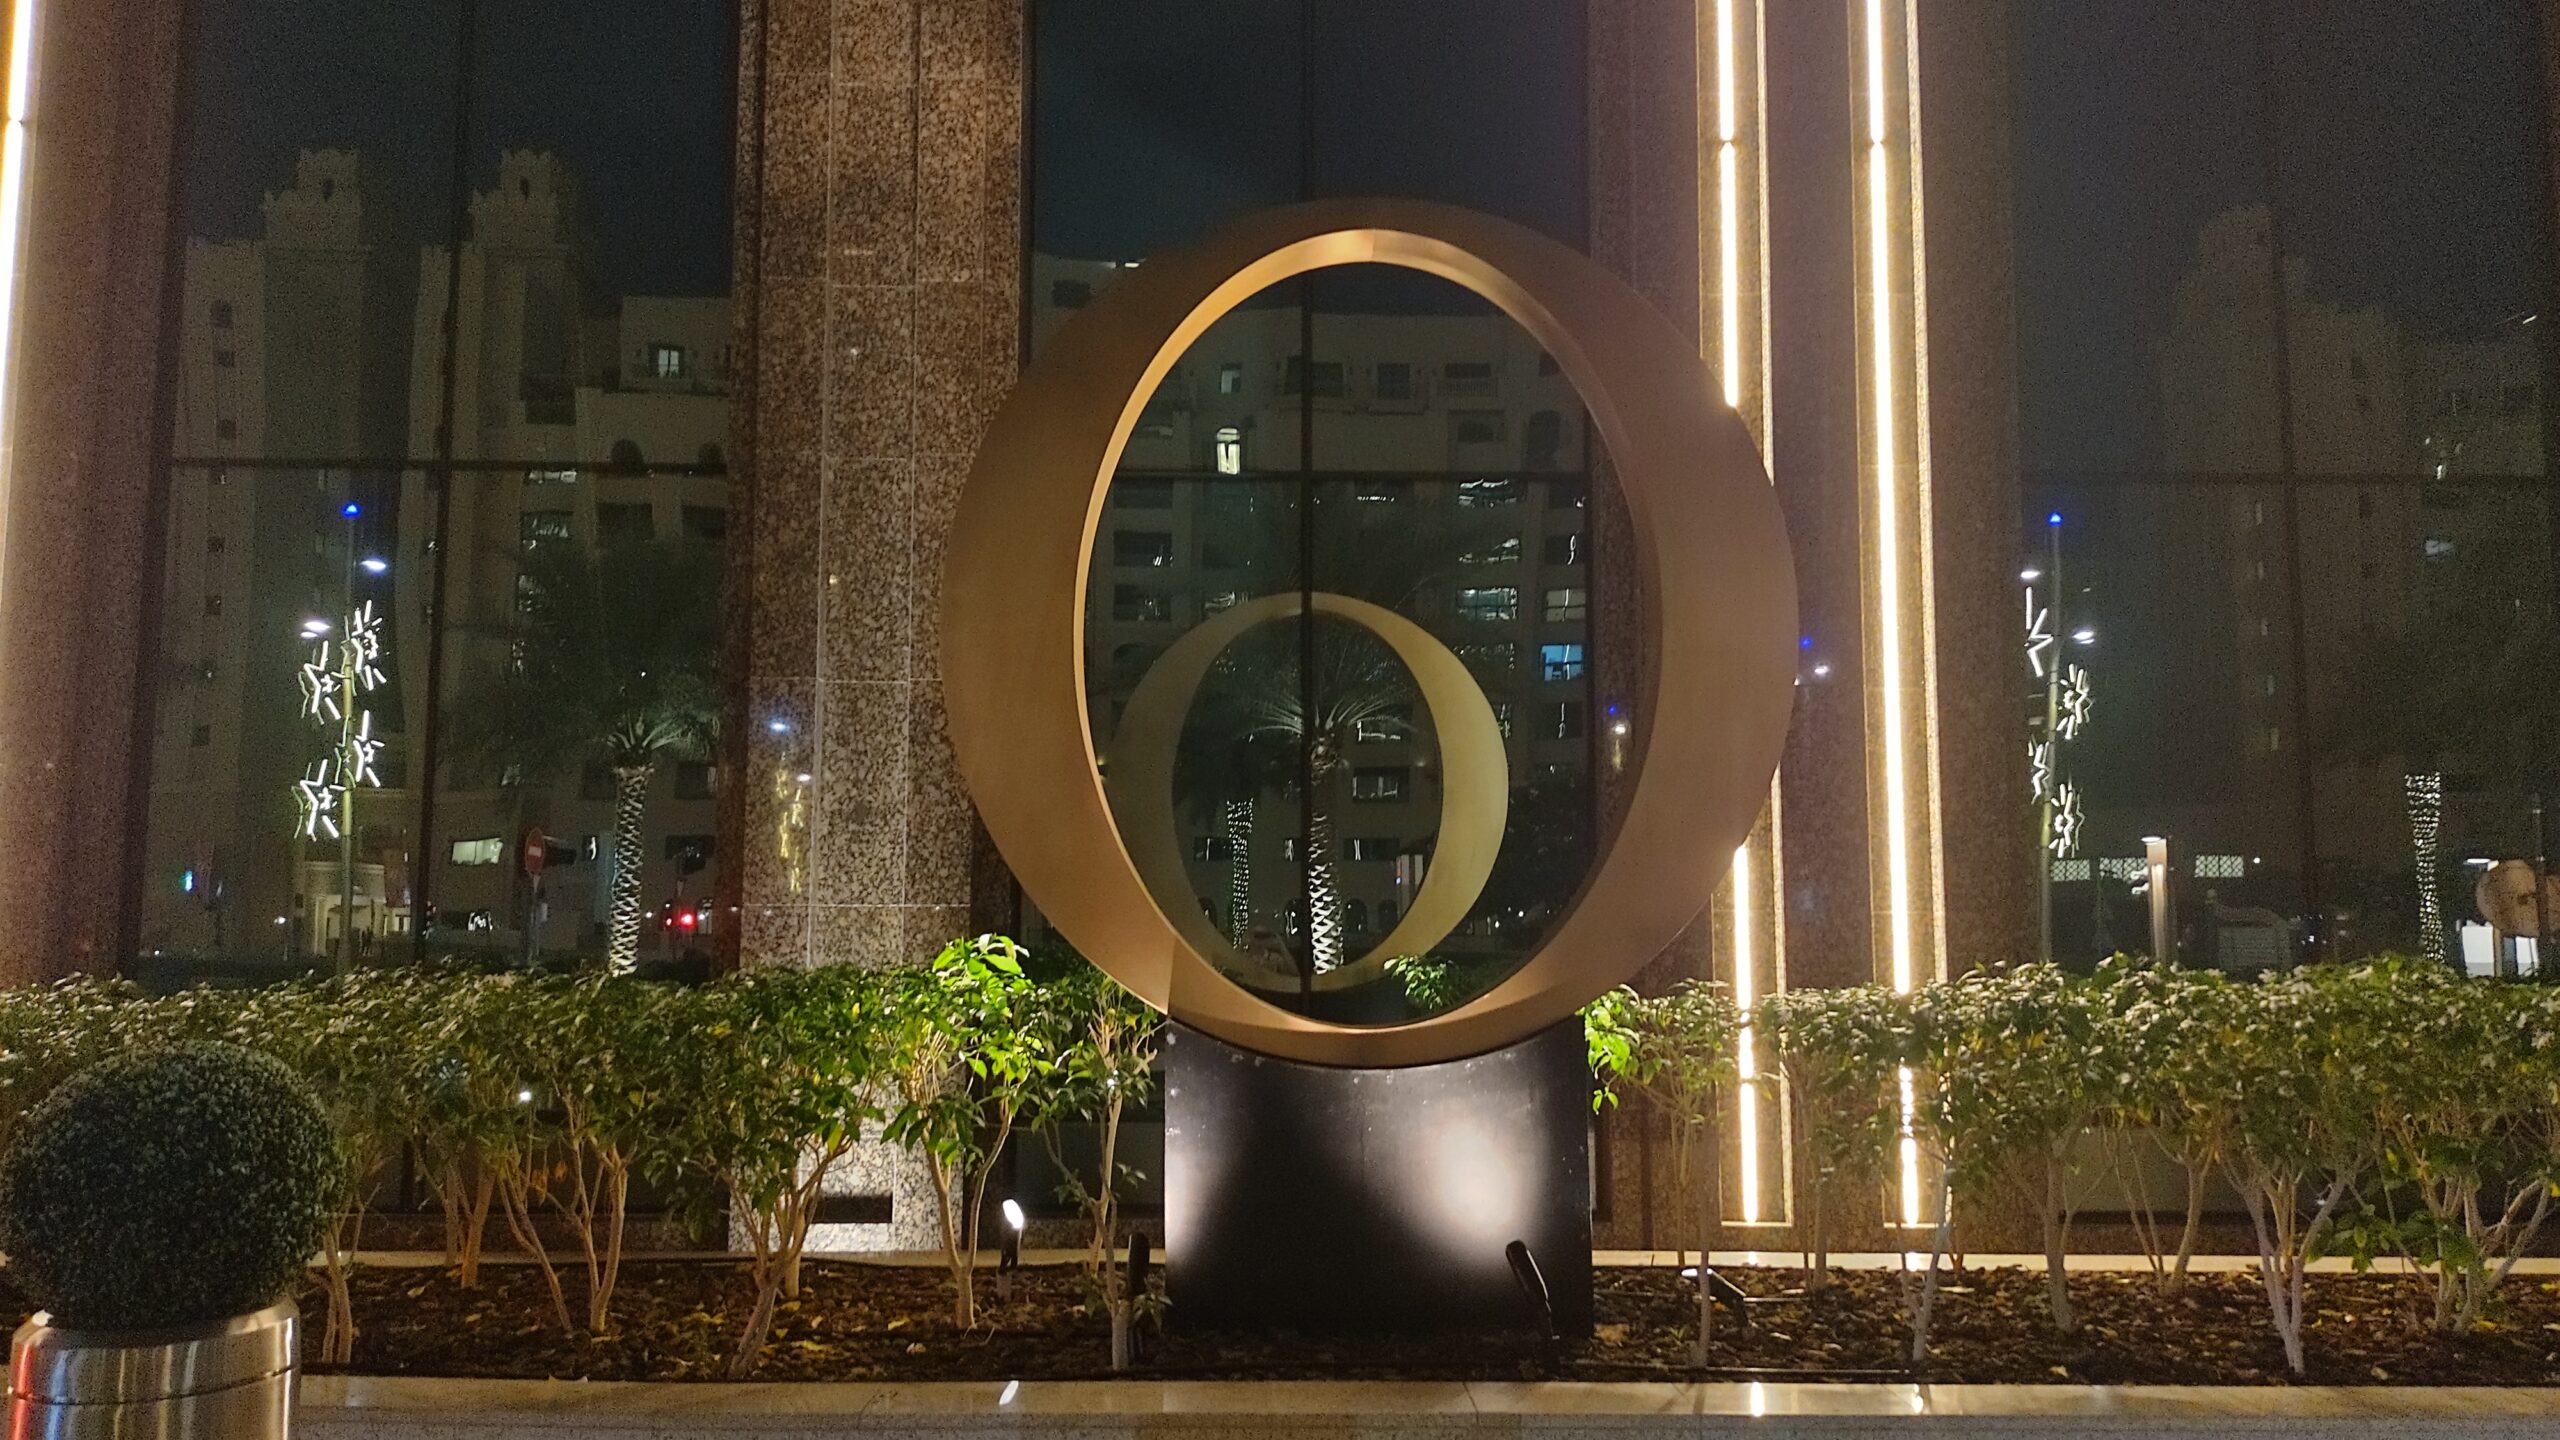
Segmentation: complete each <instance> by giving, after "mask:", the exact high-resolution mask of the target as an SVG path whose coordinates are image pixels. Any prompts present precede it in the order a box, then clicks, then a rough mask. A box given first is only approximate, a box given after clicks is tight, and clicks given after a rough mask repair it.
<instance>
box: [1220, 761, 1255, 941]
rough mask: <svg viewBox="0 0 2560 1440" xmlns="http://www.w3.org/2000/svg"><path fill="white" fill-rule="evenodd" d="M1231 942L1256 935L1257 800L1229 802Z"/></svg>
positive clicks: (1228, 873)
mask: <svg viewBox="0 0 2560 1440" xmlns="http://www.w3.org/2000/svg"><path fill="white" fill-rule="evenodd" d="M1226 818H1227V943H1228V944H1230V945H1233V946H1235V947H1236V948H1237V949H1239V950H1241V949H1243V948H1244V942H1245V939H1246V937H1248V936H1250V935H1252V934H1253V801H1252V799H1251V798H1250V797H1247V798H1246V799H1242V800H1230V801H1228V802H1227V815H1226Z"/></svg>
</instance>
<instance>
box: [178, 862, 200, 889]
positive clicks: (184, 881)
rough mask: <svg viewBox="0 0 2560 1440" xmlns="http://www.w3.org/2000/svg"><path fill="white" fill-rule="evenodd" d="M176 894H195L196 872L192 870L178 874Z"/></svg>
mask: <svg viewBox="0 0 2560 1440" xmlns="http://www.w3.org/2000/svg"><path fill="white" fill-rule="evenodd" d="M178 892H179V893H180V894H183V895H193V894H194V893H196V872H195V871H194V870H193V869H192V868H190V869H186V870H181V871H179V872H178Z"/></svg>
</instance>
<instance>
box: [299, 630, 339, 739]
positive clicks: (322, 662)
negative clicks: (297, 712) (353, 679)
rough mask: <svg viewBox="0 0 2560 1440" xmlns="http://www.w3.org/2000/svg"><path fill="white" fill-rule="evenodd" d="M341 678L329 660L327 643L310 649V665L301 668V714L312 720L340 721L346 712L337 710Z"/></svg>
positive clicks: (323, 642) (324, 641) (324, 642)
mask: <svg viewBox="0 0 2560 1440" xmlns="http://www.w3.org/2000/svg"><path fill="white" fill-rule="evenodd" d="M341 678H342V677H340V676H339V674H338V667H337V666H336V665H335V664H333V663H331V661H330V658H329V642H328V641H326V640H323V641H321V642H320V643H318V644H317V645H314V646H312V647H311V660H310V663H308V664H306V665H304V666H303V667H302V713H303V714H305V715H308V716H310V717H311V718H312V719H314V720H342V719H344V718H346V711H345V710H343V709H341V708H339V705H338V689H339V683H340V680H341Z"/></svg>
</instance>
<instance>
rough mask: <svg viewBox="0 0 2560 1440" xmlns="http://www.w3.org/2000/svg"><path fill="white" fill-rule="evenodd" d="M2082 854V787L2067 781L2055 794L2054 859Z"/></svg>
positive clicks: (2056, 789) (2065, 858) (2066, 858)
mask: <svg viewBox="0 0 2560 1440" xmlns="http://www.w3.org/2000/svg"><path fill="white" fill-rule="evenodd" d="M2079 852H2080V787H2079V786H2077V785H2074V784H2072V783H2071V782H2070V781H2068V780H2065V781H2063V782H2062V784H2061V785H2059V786H2057V787H2056V788H2055V789H2054V792H2053V858H2054V859H2056V860H2068V859H2070V858H2071V857H2072V856H2074V855H2076V854H2078V853H2079Z"/></svg>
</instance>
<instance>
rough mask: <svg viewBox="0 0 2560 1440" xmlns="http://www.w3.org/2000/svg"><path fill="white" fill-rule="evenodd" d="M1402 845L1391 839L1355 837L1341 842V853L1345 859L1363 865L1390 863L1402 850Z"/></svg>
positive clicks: (1366, 836)
mask: <svg viewBox="0 0 2560 1440" xmlns="http://www.w3.org/2000/svg"><path fill="white" fill-rule="evenodd" d="M1403 845H1404V842H1402V841H1400V840H1396V839H1394V838H1392V837H1385V836H1377V835H1357V836H1354V837H1352V838H1351V839H1349V840H1347V841H1345V842H1343V852H1342V853H1343V857H1344V858H1345V859H1349V860H1358V861H1361V862H1362V863H1364V864H1365V863H1370V862H1375V861H1386V862H1390V863H1392V862H1393V861H1394V860H1395V858H1396V856H1397V854H1398V853H1399V852H1400V851H1401V850H1402V849H1403Z"/></svg>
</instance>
